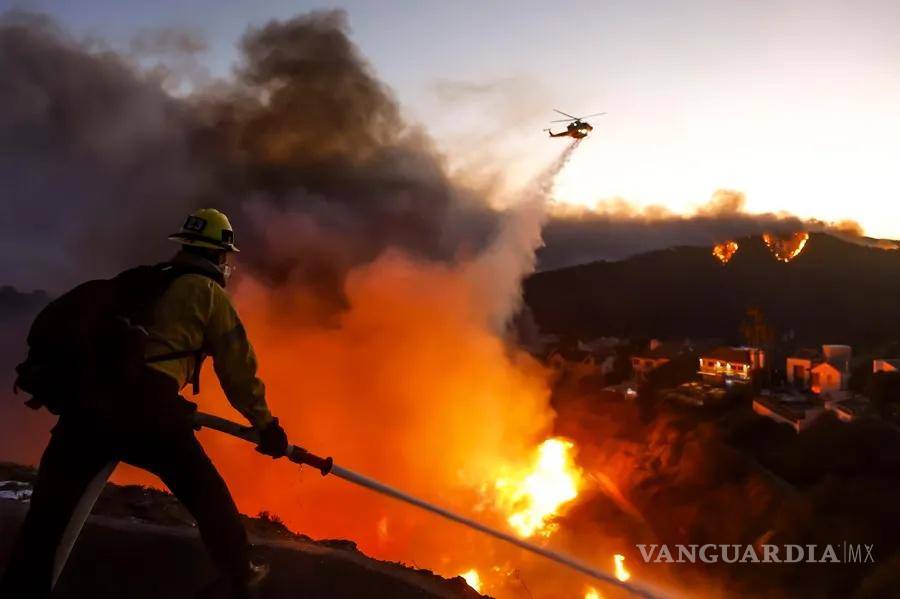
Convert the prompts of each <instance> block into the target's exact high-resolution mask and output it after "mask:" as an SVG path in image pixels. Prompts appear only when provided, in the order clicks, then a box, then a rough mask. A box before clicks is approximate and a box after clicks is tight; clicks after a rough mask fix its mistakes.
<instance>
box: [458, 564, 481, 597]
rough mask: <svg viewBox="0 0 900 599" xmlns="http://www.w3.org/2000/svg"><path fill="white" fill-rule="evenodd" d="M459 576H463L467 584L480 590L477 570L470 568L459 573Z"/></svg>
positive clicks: (479, 578) (479, 576)
mask: <svg viewBox="0 0 900 599" xmlns="http://www.w3.org/2000/svg"><path fill="white" fill-rule="evenodd" d="M460 576H462V577H463V579H464V580H465V581H466V584H467V585H469V586H470V587H472V588H473V589H475V590H476V591H478V592H479V593H480V592H481V575H479V574H478V570H476V569H475V568H471V569H469V570H466V571H465V572H463V573H462V574H460Z"/></svg>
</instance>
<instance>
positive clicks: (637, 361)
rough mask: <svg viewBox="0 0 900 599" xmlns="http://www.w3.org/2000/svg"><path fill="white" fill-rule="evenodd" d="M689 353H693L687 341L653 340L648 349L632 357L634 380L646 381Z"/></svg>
mask: <svg viewBox="0 0 900 599" xmlns="http://www.w3.org/2000/svg"><path fill="white" fill-rule="evenodd" d="M688 351H691V346H690V344H689V343H687V342H685V341H666V342H661V341H659V340H658V339H653V340H652V341H650V343H649V345H648V346H647V349H645V350H643V351H639V352H636V353H634V354H632V356H631V369H632V371H634V378H635V379H637V380H639V381H641V380H645V379H646V378H647V375H649V374H650V373H651V372H653V371H654V370H656V369H657V368H659V367H660V366H662V365H663V364H667V363H668V362H671V361H672V360H674V359H675V358H677V357H678V356H681V355H684V354H685V353H686V352H688Z"/></svg>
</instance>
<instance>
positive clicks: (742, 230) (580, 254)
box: [538, 189, 866, 270]
mask: <svg viewBox="0 0 900 599" xmlns="http://www.w3.org/2000/svg"><path fill="white" fill-rule="evenodd" d="M744 208H745V198H744V195H743V194H742V193H740V192H737V191H733V190H725V189H722V190H718V191H716V192H715V193H714V194H713V196H712V198H711V200H710V201H709V202H708V203H707V204H706V205H704V206H701V207H700V208H699V209H698V210H697V211H696V213H694V214H693V215H689V216H682V215H677V214H672V213H670V212H667V211H666V210H665V209H663V208H659V207H650V208H647V209H643V210H641V209H636V208H634V207H633V206H631V205H630V204H628V203H627V202H624V201H617V202H610V203H608V204H606V205H604V206H600V207H599V209H598V210H596V211H587V210H583V211H575V212H568V213H562V214H556V215H554V216H551V218H550V219H549V220H548V222H547V224H546V225H545V226H544V230H543V236H544V243H545V245H544V247H543V248H541V249H540V250H538V268H539V269H540V270H552V269H555V268H563V267H566V266H572V265H575V264H583V263H587V262H593V261H596V260H621V259H623V258H627V257H628V256H632V255H635V254H639V253H641V252H646V251H650V250H656V249H663V248H668V247H673V246H679V245H689V246H703V245H708V246H712V245H715V244H717V243H721V242H723V241H726V240H729V239H738V238H741V237H746V236H749V235H761V234H762V233H767V232H768V233H790V232H794V231H799V230H805V231H825V232H829V233H832V234H836V235H839V236H841V237H842V238H844V239H847V240H850V241H854V242H857V243H866V240H865V238H863V237H861V232H862V229H861V228H860V226H859V225H858V224H856V223H854V222H852V221H846V222H842V223H837V224H831V223H825V222H822V221H818V220H804V219H800V218H798V217H795V216H791V215H788V214H772V213H765V214H751V213H747V212H745V210H744Z"/></svg>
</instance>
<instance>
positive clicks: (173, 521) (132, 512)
mask: <svg viewBox="0 0 900 599" xmlns="http://www.w3.org/2000/svg"><path fill="white" fill-rule="evenodd" d="M34 476H35V473H34V471H33V470H31V469H30V468H27V467H22V466H16V465H13V464H9V463H2V462H0V572H2V571H3V569H4V566H5V562H6V559H7V557H8V554H9V551H10V549H11V545H12V542H13V539H14V538H15V532H16V531H17V530H18V528H19V526H20V524H21V521H22V518H23V517H24V515H25V511H26V509H27V503H26V501H23V499H26V498H27V494H30V485H31V482H32V481H33V479H34ZM14 481H21V483H19V482H14ZM22 483H24V484H22ZM23 489H24V490H25V493H26V496H25V497H20V498H14V497H15V491H16V490H18V491H20V492H21V490H23ZM244 523H245V526H246V527H247V529H248V532H249V534H250V539H251V542H252V543H253V545H254V559H255V560H257V561H262V562H265V563H268V564H270V565H271V566H272V573H271V575H270V577H269V578H268V579H267V581H266V583H265V585H264V587H263V589H262V591H261V593H260V595H261V599H288V598H294V597H303V598H308V599H316V598H322V599H325V598H328V599H333V598H335V599H336V598H340V597H345V598H348V599H349V598H354V597H372V598H373V599H374V598H384V599H388V598H389V599H401V598H404V599H429V598H434V599H438V598H440V599H475V598H477V597H481V595H479V594H478V593H476V592H475V591H474V590H473V589H471V588H470V587H469V586H468V585H467V584H466V582H465V581H464V580H463V579H462V578H460V577H457V578H454V579H450V580H448V579H445V578H442V577H440V576H437V575H436V574H433V573H432V572H430V571H428V570H422V569H417V568H412V567H409V566H405V565H403V564H398V563H392V562H384V561H379V560H375V559H372V558H370V557H368V556H366V555H364V554H363V553H362V552H360V551H359V550H358V549H357V548H356V545H355V544H354V543H353V542H351V541H341V540H325V541H314V540H312V539H310V538H309V537H306V536H304V535H298V534H294V533H292V532H291V531H289V530H288V529H287V528H285V526H284V525H283V524H282V523H281V521H280V520H278V519H277V517H274V516H270V515H269V514H260V515H259V516H258V517H256V518H249V517H245V519H244ZM213 576H214V572H213V569H212V566H211V564H210V562H209V559H208V558H207V557H206V554H205V552H204V550H203V548H202V546H201V544H200V539H199V537H198V534H197V529H196V525H195V524H194V522H193V519H192V518H191V516H190V515H189V514H188V513H187V511H186V510H185V509H184V507H182V506H181V504H180V503H178V501H177V500H175V499H174V497H172V496H171V495H169V494H168V493H165V492H163V491H156V490H153V489H146V488H143V487H136V486H119V485H115V484H108V485H107V487H106V489H105V490H104V491H103V494H102V495H101V496H100V499H99V501H98V502H97V505H96V506H95V508H94V510H93V515H92V516H91V517H90V518H89V520H88V522H87V525H86V526H85V529H84V532H83V533H82V535H81V537H80V538H79V540H78V544H77V545H76V546H75V549H74V551H73V553H72V556H71V558H70V560H69V563H68V566H67V567H66V569H65V570H64V572H63V575H62V576H61V577H60V580H59V585H58V588H57V590H56V592H55V593H54V597H59V598H65V597H72V598H75V597H92V598H94V599H101V598H106V597H109V598H113V597H129V598H131V599H141V598H147V599H150V598H151V597H170V598H173V599H175V598H182V597H183V598H184V599H188V598H190V597H193V596H194V595H195V592H196V591H197V590H198V589H199V588H200V587H202V586H203V585H204V584H205V583H206V582H208V581H209V580H211V579H212V577H213Z"/></svg>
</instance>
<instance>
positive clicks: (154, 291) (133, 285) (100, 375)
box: [14, 263, 206, 415]
mask: <svg viewBox="0 0 900 599" xmlns="http://www.w3.org/2000/svg"><path fill="white" fill-rule="evenodd" d="M188 273H197V274H206V273H203V272H201V271H200V270H194V269H191V268H189V267H186V266H184V265H180V264H171V263H162V264H157V265H154V266H138V267H136V268H132V269H130V270H126V271H125V272H123V273H121V274H119V275H117V276H116V277H113V278H112V279H103V280H93V281H88V282H86V283H82V284H81V285H78V286H77V287H75V288H74V289H72V290H71V291H69V292H67V293H65V294H64V295H62V296H60V297H59V298H57V299H55V300H54V301H52V302H50V304H48V305H47V306H46V307H45V308H44V309H43V310H42V311H41V312H40V313H39V314H38V315H37V317H36V318H35V320H34V322H33V323H32V325H31V329H30V331H29V333H28V338H27V342H28V355H27V358H26V359H25V361H24V362H22V363H21V364H19V365H18V366H17V367H16V374H17V377H16V381H15V386H14V390H16V391H17V390H18V389H21V390H23V391H25V392H26V393H28V394H29V395H31V399H29V400H28V401H27V402H25V403H26V405H28V406H29V407H31V408H33V409H39V408H41V407H45V408H47V409H48V410H49V411H50V412H52V413H53V414H57V415H59V414H62V413H64V412H66V411H68V410H71V409H78V408H87V409H91V408H93V409H97V408H102V407H103V406H102V405H101V404H103V403H104V402H106V403H109V402H110V401H111V398H114V397H115V396H116V395H117V394H119V393H121V392H122V391H125V390H127V389H129V387H130V386H131V385H134V384H136V383H137V382H138V381H139V380H140V377H141V374H142V372H143V369H144V368H145V367H146V364H148V363H149V362H161V361H166V360H175V359H180V358H184V357H188V356H194V357H195V369H194V370H195V372H194V376H193V379H192V382H193V384H194V388H195V392H196V390H197V384H198V376H199V372H200V363H201V361H202V359H203V355H204V353H203V348H197V349H194V350H189V351H179V352H171V353H167V354H163V355H159V356H154V357H153V358H152V359H150V360H148V359H146V358H145V349H146V343H147V340H148V338H149V334H148V331H147V328H148V327H149V326H151V325H152V324H153V312H154V308H155V305H156V303H157V301H158V300H159V298H160V297H161V296H162V294H163V293H164V292H165V290H166V289H167V288H168V286H169V285H170V284H171V283H172V282H173V281H174V280H175V279H176V278H178V277H179V276H181V275H183V274H188Z"/></svg>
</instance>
